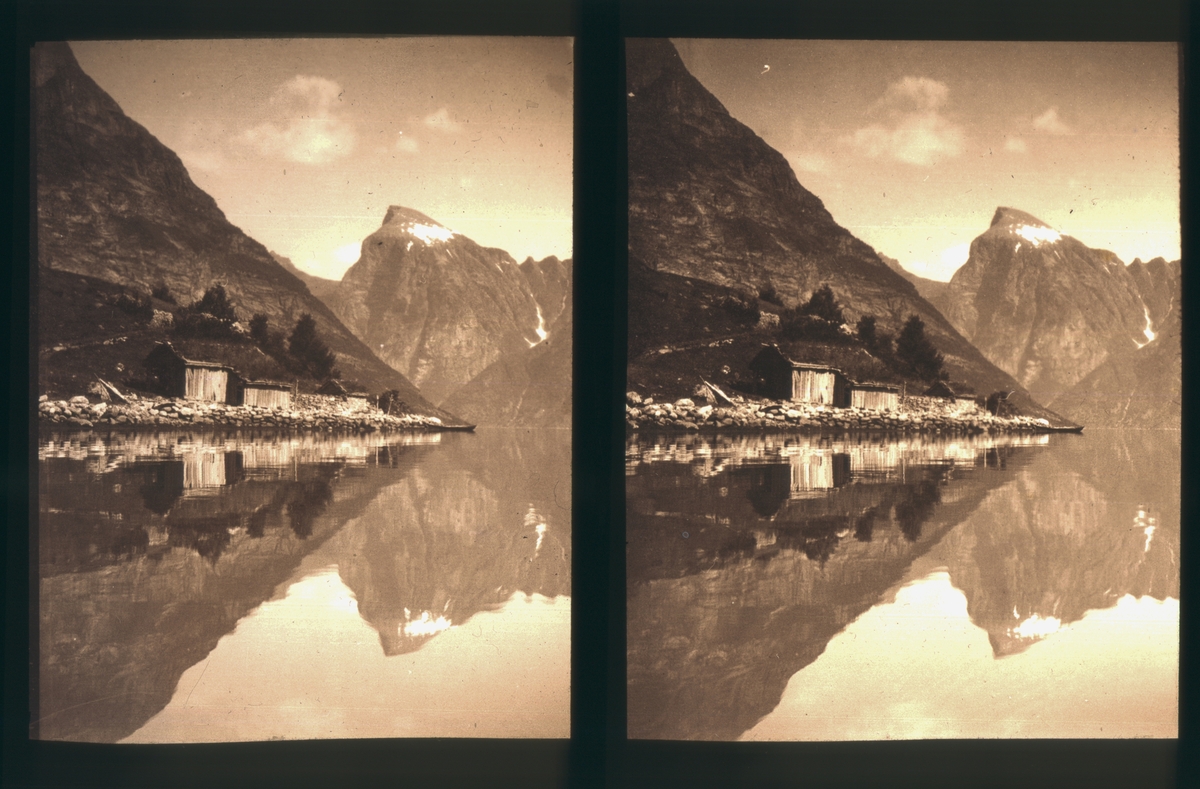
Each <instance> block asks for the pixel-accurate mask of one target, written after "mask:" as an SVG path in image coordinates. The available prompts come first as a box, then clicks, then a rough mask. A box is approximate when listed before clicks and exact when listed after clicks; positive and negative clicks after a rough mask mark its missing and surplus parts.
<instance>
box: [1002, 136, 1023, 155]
mask: <svg viewBox="0 0 1200 789" xmlns="http://www.w3.org/2000/svg"><path fill="white" fill-rule="evenodd" d="M1004 150H1006V151H1011V152H1012V153H1025V151H1027V150H1029V147H1028V146H1027V145H1025V141H1024V140H1022V139H1021V138H1020V137H1008V138H1006V139H1005V140H1004Z"/></svg>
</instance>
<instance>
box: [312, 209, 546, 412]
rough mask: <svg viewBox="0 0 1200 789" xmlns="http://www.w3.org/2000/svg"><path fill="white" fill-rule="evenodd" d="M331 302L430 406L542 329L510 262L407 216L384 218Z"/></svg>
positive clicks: (399, 212) (408, 212)
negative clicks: (410, 381)
mask: <svg viewBox="0 0 1200 789" xmlns="http://www.w3.org/2000/svg"><path fill="white" fill-rule="evenodd" d="M330 299H331V303H332V305H333V308H334V312H335V313H337V315H338V317H340V318H341V319H342V320H343V321H344V322H345V324H346V326H348V327H349V328H350V330H351V331H353V332H354V333H355V335H357V336H358V337H360V338H361V339H362V340H363V342H365V343H366V344H367V345H368V347H370V348H372V349H373V350H374V351H375V352H376V353H377V354H378V355H379V357H380V358H381V359H383V361H385V362H386V363H388V364H389V365H391V366H392V367H393V368H395V369H396V370H399V371H400V372H402V373H404V375H405V376H407V377H408V378H409V379H410V380H412V381H413V382H414V383H416V384H417V385H418V386H420V387H421V389H422V391H423V392H425V393H426V394H427V395H428V396H429V397H430V398H431V399H433V400H434V401H440V400H442V399H444V398H445V397H446V396H447V395H449V394H450V393H451V392H453V391H454V390H455V389H457V388H458V387H460V386H462V385H463V384H465V383H467V382H468V381H470V380H471V379H472V378H474V377H475V375H477V374H478V373H479V372H481V371H482V370H483V369H484V368H485V367H487V366H488V365H489V364H491V363H492V362H494V361H496V360H497V359H498V358H500V357H501V356H502V355H504V354H506V353H512V352H516V351H518V350H521V349H525V348H529V347H530V346H532V345H534V344H536V343H537V342H538V341H539V340H540V339H541V338H542V335H541V334H539V332H544V329H545V323H544V318H543V317H542V316H541V315H540V312H539V309H540V308H539V306H538V304H537V300H536V299H535V298H534V295H533V292H532V289H531V288H530V286H529V283H528V282H527V281H526V279H525V275H524V273H523V272H522V271H521V269H520V267H519V266H518V265H517V262H516V261H515V260H513V259H512V257H511V256H510V255H509V254H508V253H507V252H504V251H503V250H500V249H489V248H486V247H481V246H479V245H478V244H476V243H475V242H474V241H472V240H471V239H469V238H467V237H466V236H463V235H461V234H459V233H456V232H454V231H452V230H450V229H449V228H446V227H444V226H443V225H441V224H440V223H439V222H437V221H436V220H434V219H431V218H430V217H428V216H426V215H425V214H422V213H420V212H419V211H416V210H413V209H411V208H404V207H401V206H391V207H390V208H388V210H387V214H386V216H385V217H384V219H383V223H382V224H381V225H380V227H379V229H378V230H376V231H375V232H374V233H372V234H371V235H369V236H367V238H366V239H365V240H364V241H363V244H362V253H361V256H360V257H359V259H358V262H356V263H355V264H354V265H352V266H351V267H350V268H349V269H347V271H346V273H345V275H344V276H343V277H342V280H341V282H340V283H339V284H338V288H337V291H336V292H335V293H334V294H333V296H331V297H330Z"/></svg>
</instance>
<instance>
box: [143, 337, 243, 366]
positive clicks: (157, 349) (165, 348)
mask: <svg viewBox="0 0 1200 789" xmlns="http://www.w3.org/2000/svg"><path fill="white" fill-rule="evenodd" d="M156 353H169V354H170V355H172V356H174V357H175V358H176V359H178V360H179V361H181V362H183V363H184V365H186V366H188V367H200V368H203V369H207V370H225V371H226V372H236V370H234V369H233V368H232V367H230V366H229V365H227V364H221V363H220V362H202V361H199V360H198V359H189V358H187V357H186V356H184V355H183V354H182V353H180V352H179V351H178V350H176V349H175V346H174V345H172V344H171V343H169V342H160V343H159V344H158V345H156V346H154V350H152V351H150V354H149V355H154V354H156Z"/></svg>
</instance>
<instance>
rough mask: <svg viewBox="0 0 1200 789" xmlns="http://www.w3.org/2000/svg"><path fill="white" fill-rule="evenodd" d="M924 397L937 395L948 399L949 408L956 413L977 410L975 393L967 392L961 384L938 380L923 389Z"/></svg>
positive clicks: (967, 412) (968, 412) (977, 404)
mask: <svg viewBox="0 0 1200 789" xmlns="http://www.w3.org/2000/svg"><path fill="white" fill-rule="evenodd" d="M925 397H938V398H941V399H943V400H947V401H949V405H950V407H951V410H952V411H953V412H954V413H958V414H970V413H974V412H976V411H978V410H979V403H978V401H977V400H976V399H975V395H974V394H972V393H970V392H968V391H967V390H966V387H964V386H962V385H961V384H951V383H947V382H946V381H938V382H937V383H935V384H934V385H933V386H931V387H929V388H928V389H926V390H925Z"/></svg>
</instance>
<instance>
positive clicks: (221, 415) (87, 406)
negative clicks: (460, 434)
mask: <svg viewBox="0 0 1200 789" xmlns="http://www.w3.org/2000/svg"><path fill="white" fill-rule="evenodd" d="M128 399H129V402H127V403H107V402H103V401H101V402H96V403H93V402H91V400H89V399H88V398H87V397H85V396H83V395H77V396H75V397H72V398H71V399H70V400H51V399H50V398H49V397H47V396H46V395H42V396H41V398H39V400H38V417H39V418H40V419H41V421H43V422H48V423H52V424H57V425H62V426H70V425H75V426H77V427H79V428H91V427H100V426H112V427H122V426H127V427H134V426H138V425H156V426H167V427H169V426H179V427H183V426H193V425H223V426H234V427H280V428H303V429H312V430H352V431H358V432H373V431H376V430H436V429H439V428H441V427H442V426H443V425H442V420H440V419H438V418H437V417H436V416H426V415H424V414H405V415H403V416H391V415H388V414H382V413H364V412H361V411H359V412H347V413H343V412H340V411H336V410H332V409H330V408H324V409H322V408H320V407H316V406H313V405H308V406H304V407H301V408H293V409H289V410H286V411H285V410H280V409H277V408H266V407H262V406H252V405H225V404H224V403H203V402H197V401H194V400H184V399H182V398H169V397H153V398H150V397H145V398H139V397H137V395H129V398H128Z"/></svg>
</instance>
